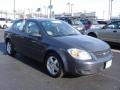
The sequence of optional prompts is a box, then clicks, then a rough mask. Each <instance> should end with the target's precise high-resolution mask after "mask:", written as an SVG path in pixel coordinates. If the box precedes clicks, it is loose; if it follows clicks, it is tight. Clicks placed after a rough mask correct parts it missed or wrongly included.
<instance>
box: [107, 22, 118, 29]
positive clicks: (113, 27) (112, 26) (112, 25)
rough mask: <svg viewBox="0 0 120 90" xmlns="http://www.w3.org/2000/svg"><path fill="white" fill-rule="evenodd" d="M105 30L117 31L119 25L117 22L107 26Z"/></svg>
mask: <svg viewBox="0 0 120 90" xmlns="http://www.w3.org/2000/svg"><path fill="white" fill-rule="evenodd" d="M105 29H117V23H116V22H114V23H111V24H109V25H107V26H106V28H105Z"/></svg>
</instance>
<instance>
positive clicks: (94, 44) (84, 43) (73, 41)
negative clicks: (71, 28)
mask: <svg viewBox="0 0 120 90" xmlns="http://www.w3.org/2000/svg"><path fill="white" fill-rule="evenodd" d="M55 39H56V40H57V41H59V42H61V46H64V45H65V46H64V47H66V48H67V49H68V48H78V49H83V50H86V51H88V52H96V51H103V50H106V49H109V48H110V46H109V45H108V44H107V43H105V42H104V41H102V40H99V39H96V38H93V37H90V36H86V35H72V36H63V37H55ZM62 44H63V45H62Z"/></svg>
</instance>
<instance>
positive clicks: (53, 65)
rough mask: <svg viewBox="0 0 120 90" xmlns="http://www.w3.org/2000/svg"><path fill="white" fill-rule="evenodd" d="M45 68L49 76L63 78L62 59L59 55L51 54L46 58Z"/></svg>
mask: <svg viewBox="0 0 120 90" xmlns="http://www.w3.org/2000/svg"><path fill="white" fill-rule="evenodd" d="M45 67H46V70H47V72H48V74H49V75H50V76H52V77H54V78H58V77H62V76H63V67H62V63H61V59H60V57H59V56H58V55H57V54H54V53H50V54H48V55H47V57H46V62H45Z"/></svg>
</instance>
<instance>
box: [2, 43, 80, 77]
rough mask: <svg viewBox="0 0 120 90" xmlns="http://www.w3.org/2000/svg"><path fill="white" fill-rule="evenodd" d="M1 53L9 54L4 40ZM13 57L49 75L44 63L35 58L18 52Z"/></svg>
mask: <svg viewBox="0 0 120 90" xmlns="http://www.w3.org/2000/svg"><path fill="white" fill-rule="evenodd" d="M0 54H1V55H7V52H6V49H5V43H4V42H0ZM13 58H15V59H16V60H18V61H20V62H22V63H23V64H25V65H28V66H30V67H32V68H34V69H36V70H38V71H40V72H42V73H44V74H45V75H47V76H48V73H47V71H46V69H45V67H44V64H43V63H41V62H38V61H36V60H34V59H31V58H29V57H27V56H24V55H22V54H20V53H17V54H16V55H15V57H13ZM77 77H78V76H75V75H69V74H65V75H64V77H63V78H77Z"/></svg>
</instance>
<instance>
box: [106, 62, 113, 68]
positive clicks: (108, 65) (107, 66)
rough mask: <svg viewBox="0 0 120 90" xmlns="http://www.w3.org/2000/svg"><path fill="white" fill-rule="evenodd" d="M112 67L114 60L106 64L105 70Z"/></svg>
mask: <svg viewBox="0 0 120 90" xmlns="http://www.w3.org/2000/svg"><path fill="white" fill-rule="evenodd" d="M111 65H112V60H110V61H108V62H106V65H105V68H106V69H107V68H109V67H111Z"/></svg>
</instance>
